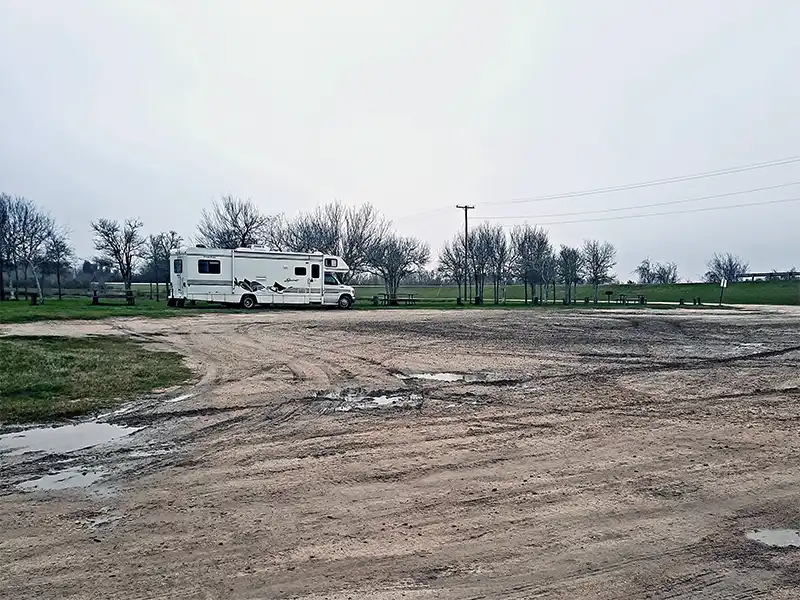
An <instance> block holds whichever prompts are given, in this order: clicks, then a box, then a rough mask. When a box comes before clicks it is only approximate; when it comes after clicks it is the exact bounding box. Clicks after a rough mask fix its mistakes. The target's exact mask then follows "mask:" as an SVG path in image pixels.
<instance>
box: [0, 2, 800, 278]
mask: <svg viewBox="0 0 800 600" xmlns="http://www.w3.org/2000/svg"><path fill="white" fill-rule="evenodd" d="M798 23H800V2H797V1H796V0H753V1H742V0H718V1H711V0H670V1H667V0H660V1H655V0H653V1H647V0H603V1H602V2H595V1H590V0H582V1H577V0H575V1H569V0H550V1H547V2H545V1H535V0H521V1H519V2H514V1H510V0H499V1H497V2H490V1H489V0H481V1H474V2H473V1H468V0H454V1H447V0H427V1H412V0H402V1H397V2H383V1H380V0H362V1H354V0H318V1H311V0H281V1H266V0H264V1H245V0H228V1H222V0H219V1H210V0H209V1H202V0H185V1H179V0H131V1H124V0H95V1H86V0H0V89H1V90H2V91H1V92H0V133H1V134H2V135H0V191H4V192H6V193H10V194H13V195H24V196H27V197H29V198H31V199H33V200H35V201H36V202H37V203H39V204H40V205H43V206H44V207H46V208H47V209H48V210H49V211H50V212H51V213H52V214H53V215H54V216H55V217H56V218H57V219H58V220H59V221H60V222H62V223H64V224H66V225H67V226H68V227H69V228H70V229H71V230H72V232H73V240H74V244H75V246H76V248H77V251H78V253H79V254H80V255H81V256H90V255H92V254H93V251H92V246H91V239H90V233H89V227H88V223H89V221H90V220H91V219H93V218H96V217H99V216H104V217H110V218H115V219H123V218H125V217H139V218H141V219H142V220H143V221H144V223H145V226H146V228H147V230H148V232H151V231H159V230H167V229H175V230H177V231H178V232H179V233H181V234H182V235H184V236H186V237H188V236H190V235H192V234H193V233H194V229H195V225H196V223H197V220H198V215H199V212H200V210H201V209H202V208H204V207H208V206H210V204H211V202H212V200H213V199H214V198H215V197H218V196H220V195H221V194H227V193H231V194H234V195H238V196H242V197H249V198H251V199H252V200H253V201H255V202H256V203H257V204H258V205H259V206H260V207H261V208H262V209H263V210H264V211H265V212H268V213H277V212H284V213H287V214H290V215H291V214H293V213H295V212H296V211H298V210H307V209H311V208H313V207H314V206H315V205H316V204H318V203H320V202H326V201H329V200H331V199H339V200H341V201H343V202H345V203H362V202H372V203H373V204H375V205H376V206H377V207H378V208H380V209H381V210H382V211H383V212H384V213H385V214H386V215H387V216H388V217H390V218H391V219H393V220H394V222H395V224H396V227H397V228H398V230H400V231H401V232H403V233H405V234H411V235H416V236H420V237H422V238H424V239H426V240H428V241H429V242H430V243H431V246H432V247H433V248H434V250H435V249H436V248H438V246H439V245H440V244H441V242H442V240H443V239H444V238H446V237H449V236H450V235H452V234H453V233H454V232H455V231H457V230H458V228H459V227H463V220H462V219H463V213H462V212H460V211H458V210H457V209H456V208H455V207H454V205H455V204H457V203H458V204H463V203H470V204H475V205H476V207H477V208H476V210H474V211H472V213H471V218H480V217H482V216H485V217H498V216H527V217H529V221H530V222H532V223H541V224H544V223H546V222H548V221H564V220H581V219H586V218H599V217H609V216H621V215H627V214H641V213H647V212H665V211H674V210H688V209H694V208H702V207H711V206H726V205H732V204H742V203H751V202H764V201H771V200H781V199H789V198H800V185H797V186H788V187H784V188H779V189H774V190H767V191H762V192H757V193H750V194H742V195H738V196H729V197H726V198H718V199H711V200H706V201H702V202H694V203H687V204H685V205H681V204H679V205H676V206H667V207H661V208H648V209H640V210H632V211H624V212H618V213H606V214H593V215H576V216H571V217H555V218H553V217H551V218H547V219H545V218H537V217H539V216H540V215H548V214H561V213H573V212H578V213H580V212H585V211H591V210H599V209H606V208H617V207H630V206H636V205H641V204H651V203H657V202H663V201H669V200H681V199H684V198H694V197H697V196H705V195H713V194H721V193H727V192H732V191H741V190H749V189H753V188H760V187H766V186H775V185H781V184H786V183H792V182H795V181H797V182H800V163H792V164H788V165H783V166H779V167H774V168H768V169H760V170H754V171H748V172H744V173H738V174H732V175H727V176H722V177H709V178H703V179H698V180H694V181H690V182H681V183H677V184H673V185H663V186H655V187H649V188H642V189H636V190H630V191H625V192H622V193H609V194H602V195H591V196H582V197H573V198H562V199H558V200H552V201H546V202H530V203H514V204H503V203H502V201H504V200H510V199H517V198H529V197H537V196H542V195H548V194H562V193H568V192H573V191H578V190H586V189H596V188H602V187H607V186H617V185H625V184H629V183H636V182H640V181H648V180H654V179H662V178H667V177H673V176H680V175H686V174H692V173H699V172H707V171H714V170H718V169H725V168H729V167H736V166H742V165H749V164H752V163H759V162H764V161H769V160H774V159H781V158H787V157H793V156H797V155H800V118H798V116H799V113H798V110H800V109H799V107H800V35H799V34H798V31H797V27H798ZM492 203H495V204H492ZM439 208H441V209H443V210H439V211H435V210H434V209H439ZM432 211H433V212H432ZM499 222H502V223H503V224H506V225H509V226H511V225H513V224H514V223H519V222H522V220H521V219H520V220H514V219H503V220H502V221H499ZM799 223H800V202H792V203H784V204H772V205H765V206H757V207H748V208H737V209H730V210H721V211H709V212H695V213H689V214H679V215H672V216H658V217H650V218H638V219H625V220H608V221H600V222H589V223H567V224H563V223H562V224H555V225H551V226H549V229H550V231H551V234H552V238H553V240H554V241H555V242H556V243H567V244H577V243H580V241H581V240H582V239H584V238H587V237H592V238H600V239H603V240H609V241H611V242H613V243H614V244H615V245H616V246H617V247H618V249H619V265H618V266H617V269H616V271H617V274H618V275H619V276H620V277H621V278H622V279H627V278H629V277H631V275H630V272H631V270H632V269H633V268H634V267H635V266H636V264H637V263H638V262H639V260H640V259H641V258H642V257H644V256H648V255H649V256H650V257H651V258H652V259H653V260H674V261H676V262H677V263H678V265H679V272H680V275H681V278H696V277H699V276H700V275H701V274H702V273H703V271H704V270H705V269H704V265H705V261H706V260H707V259H708V257H709V255H710V254H711V253H713V252H714V251H731V252H735V253H738V254H740V255H742V256H743V257H745V258H746V259H748V260H749V261H750V266H751V268H753V269H758V270H761V269H763V270H769V269H773V268H774V269H782V268H788V267H791V266H793V265H794V266H797V267H800V243H798V237H799V236H798V224H799Z"/></svg>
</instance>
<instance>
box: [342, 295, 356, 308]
mask: <svg viewBox="0 0 800 600" xmlns="http://www.w3.org/2000/svg"><path fill="white" fill-rule="evenodd" d="M338 304H339V308H344V309H347V308H350V305H352V304H353V300H352V299H351V298H350V296H342V297H341V298H339V302H338Z"/></svg>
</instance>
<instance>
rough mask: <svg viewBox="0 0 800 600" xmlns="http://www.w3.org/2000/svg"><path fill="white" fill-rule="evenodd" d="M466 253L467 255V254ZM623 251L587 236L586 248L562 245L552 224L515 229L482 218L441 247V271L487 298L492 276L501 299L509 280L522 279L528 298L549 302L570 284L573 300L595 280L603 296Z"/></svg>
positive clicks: (567, 295)
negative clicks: (552, 234) (508, 230)
mask: <svg viewBox="0 0 800 600" xmlns="http://www.w3.org/2000/svg"><path fill="white" fill-rule="evenodd" d="M465 254H466V260H465ZM616 256H617V251H616V249H615V248H614V246H613V245H612V244H610V243H608V242H599V241H597V240H586V241H585V242H584V243H583V246H581V247H580V248H573V247H570V246H565V245H561V246H560V247H559V248H556V247H555V246H554V245H553V243H552V242H551V241H550V234H549V233H548V231H547V230H546V229H543V228H541V227H536V226H532V225H529V224H527V223H526V224H524V225H518V226H516V227H514V228H513V229H512V230H511V233H510V235H507V234H506V231H505V229H503V227H502V226H500V225H493V224H490V223H488V222H485V223H481V224H480V225H478V226H477V227H474V228H473V229H472V230H471V231H470V232H469V236H468V239H467V243H466V244H465V243H464V234H463V233H459V234H458V235H456V236H455V237H454V238H453V239H452V240H450V241H448V242H446V243H445V244H444V246H443V247H442V250H441V252H440V253H439V272H440V274H441V275H442V276H443V277H445V278H446V279H448V280H451V281H453V282H456V283H458V284H459V286H462V285H463V286H466V287H465V290H466V292H465V293H466V295H467V296H469V295H470V294H471V290H472V289H474V296H475V298H476V299H480V300H478V301H481V300H482V299H483V298H484V292H485V287H486V282H487V280H488V281H489V282H490V283H491V285H492V296H493V300H494V302H495V304H497V303H499V302H500V301H501V299H502V297H503V296H504V287H505V285H506V283H507V282H508V281H511V280H515V281H520V282H521V283H522V284H523V285H524V286H525V300H526V302H527V300H528V297H529V296H528V292H529V290H530V297H531V298H535V299H536V301H541V302H547V300H548V296H549V291H550V290H551V289H552V291H553V295H552V299H553V301H554V302H555V296H556V286H557V285H558V284H562V285H563V286H564V298H565V301H566V302H572V301H573V300H574V296H575V289H576V286H577V284H578V283H582V282H584V281H585V282H587V283H590V284H592V285H593V286H594V297H595V301H597V295H598V288H599V286H600V285H602V284H604V283H607V282H609V281H611V280H612V279H613V277H614V276H613V274H612V273H611V269H612V268H613V267H614V265H616Z"/></svg>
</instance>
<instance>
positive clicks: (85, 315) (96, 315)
mask: <svg viewBox="0 0 800 600" xmlns="http://www.w3.org/2000/svg"><path fill="white" fill-rule="evenodd" d="M209 308H211V307H209V306H207V305H204V304H203V303H198V306H197V307H187V308H184V309H179V308H170V307H169V306H167V302H166V300H161V301H160V302H156V301H155V300H147V299H143V298H137V299H136V304H135V305H134V306H128V305H127V304H125V300H124V299H123V300H118V299H114V300H101V304H100V305H99V306H92V303H91V300H90V299H89V298H88V297H81V298H64V299H63V300H59V299H58V298H45V302H44V304H40V305H38V306H31V304H30V302H27V301H25V300H7V301H5V302H0V324H2V323H26V322H30V321H63V320H65V319H88V320H92V319H106V318H108V317H177V316H186V315H187V314H192V313H194V314H196V313H197V312H200V311H205V310H208V309H209Z"/></svg>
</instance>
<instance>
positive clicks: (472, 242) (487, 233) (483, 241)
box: [469, 222, 502, 302]
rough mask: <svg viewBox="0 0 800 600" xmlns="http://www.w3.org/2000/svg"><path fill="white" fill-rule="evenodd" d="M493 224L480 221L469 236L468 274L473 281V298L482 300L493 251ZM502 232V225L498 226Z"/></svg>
mask: <svg viewBox="0 0 800 600" xmlns="http://www.w3.org/2000/svg"><path fill="white" fill-rule="evenodd" d="M496 227H500V226H495V227H493V226H492V225H490V224H489V223H488V222H484V223H481V224H480V225H478V226H477V227H475V228H474V229H473V230H472V232H471V235H470V237H469V250H470V256H469V265H470V267H471V269H472V273H471V274H470V275H471V276H472V278H473V281H474V282H475V298H476V302H477V301H478V300H477V298H480V299H481V302H482V301H483V297H484V288H485V286H486V277H487V275H488V274H489V265H490V264H491V262H492V256H493V255H494V253H495V251H496V250H495V229H496ZM500 231H501V233H502V227H500Z"/></svg>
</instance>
